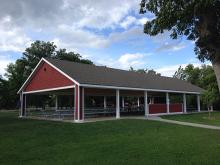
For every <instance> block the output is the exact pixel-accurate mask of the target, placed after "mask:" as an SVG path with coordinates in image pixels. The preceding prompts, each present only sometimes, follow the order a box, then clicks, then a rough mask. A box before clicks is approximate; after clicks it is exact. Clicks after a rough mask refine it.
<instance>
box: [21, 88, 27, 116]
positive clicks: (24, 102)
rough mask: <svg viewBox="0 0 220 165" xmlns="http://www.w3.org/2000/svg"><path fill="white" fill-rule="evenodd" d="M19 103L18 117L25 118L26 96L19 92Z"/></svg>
mask: <svg viewBox="0 0 220 165" xmlns="http://www.w3.org/2000/svg"><path fill="white" fill-rule="evenodd" d="M20 102H21V108H20V111H21V112H20V117H24V116H26V95H25V94H23V92H21V94H20Z"/></svg>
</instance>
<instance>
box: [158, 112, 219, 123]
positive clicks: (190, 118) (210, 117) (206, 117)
mask: <svg viewBox="0 0 220 165" xmlns="http://www.w3.org/2000/svg"><path fill="white" fill-rule="evenodd" d="M162 118H164V119H169V120H176V121H184V122H190V123H198V124H206V125H215V126H220V112H210V113H209V112H204V113H193V114H182V115H167V116H162Z"/></svg>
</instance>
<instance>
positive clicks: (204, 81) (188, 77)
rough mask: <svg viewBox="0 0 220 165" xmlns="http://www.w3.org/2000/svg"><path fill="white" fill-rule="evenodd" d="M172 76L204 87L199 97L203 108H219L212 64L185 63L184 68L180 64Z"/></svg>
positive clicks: (218, 96)
mask: <svg viewBox="0 0 220 165" xmlns="http://www.w3.org/2000/svg"><path fill="white" fill-rule="evenodd" d="M173 77H174V78H178V79H181V80H185V81H187V82H190V83H192V84H194V85H197V86H199V87H201V88H203V89H205V92H204V93H203V94H202V97H201V101H202V104H203V108H206V109H207V108H208V107H211V106H213V107H214V109H215V110H219V109H220V95H219V90H218V84H217V79H216V76H215V72H214V70H213V67H212V66H210V65H202V66H201V67H194V66H193V65H192V64H189V65H187V66H186V67H185V68H182V67H181V66H180V67H179V68H178V70H177V71H176V72H175V74H174V76H173ZM205 106H206V107H205ZM207 106H208V107H207Z"/></svg>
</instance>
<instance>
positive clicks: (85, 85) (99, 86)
mask: <svg viewBox="0 0 220 165" xmlns="http://www.w3.org/2000/svg"><path fill="white" fill-rule="evenodd" d="M81 86H83V87H87V88H103V89H121V90H136V91H152V92H169V93H185V94H198V95H200V94H201V93H199V92H189V91H175V90H163V89H145V88H130V87H118V86H105V85H92V84H81Z"/></svg>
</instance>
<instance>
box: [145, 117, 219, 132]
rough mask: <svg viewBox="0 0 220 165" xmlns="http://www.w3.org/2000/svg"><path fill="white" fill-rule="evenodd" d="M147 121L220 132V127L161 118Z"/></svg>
mask: <svg viewBox="0 0 220 165" xmlns="http://www.w3.org/2000/svg"><path fill="white" fill-rule="evenodd" d="M146 119H147V120H153V121H161V122H166V123H171V124H178V125H185V126H191V127H199V128H206V129H214V130H220V127H219V126H212V125H206V124H197V123H189V122H183V121H176V120H167V119H162V118H161V117H148V118H146Z"/></svg>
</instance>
